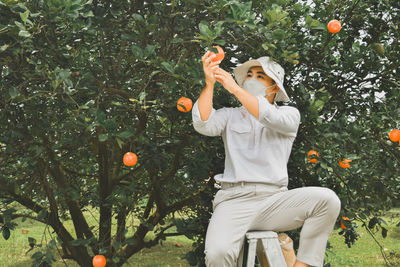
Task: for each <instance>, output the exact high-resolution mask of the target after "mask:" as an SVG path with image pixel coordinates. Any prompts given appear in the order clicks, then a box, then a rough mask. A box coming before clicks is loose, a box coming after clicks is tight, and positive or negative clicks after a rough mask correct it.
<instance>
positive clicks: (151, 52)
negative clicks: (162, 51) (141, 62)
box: [144, 45, 156, 57]
mask: <svg viewBox="0 0 400 267" xmlns="http://www.w3.org/2000/svg"><path fill="white" fill-rule="evenodd" d="M155 50H156V47H155V46H154V45H147V46H146V48H145V49H144V54H145V56H146V57H148V56H150V55H154V51H155Z"/></svg>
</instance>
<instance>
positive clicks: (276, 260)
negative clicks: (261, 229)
mask: <svg viewBox="0 0 400 267" xmlns="http://www.w3.org/2000/svg"><path fill="white" fill-rule="evenodd" d="M262 244H263V247H264V251H265V254H266V255H267V259H268V263H269V265H270V266H271V267H281V266H287V265H286V261H285V259H284V257H283V253H282V250H281V246H280V245H279V241H278V238H263V239H262Z"/></svg>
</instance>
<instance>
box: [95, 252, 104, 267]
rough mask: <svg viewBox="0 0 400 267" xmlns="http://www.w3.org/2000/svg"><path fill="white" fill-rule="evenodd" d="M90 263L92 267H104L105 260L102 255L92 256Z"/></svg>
mask: <svg viewBox="0 0 400 267" xmlns="http://www.w3.org/2000/svg"><path fill="white" fill-rule="evenodd" d="M92 262H93V266H94V267H104V266H106V258H105V257H104V256H103V255H96V256H94V257H93V260H92Z"/></svg>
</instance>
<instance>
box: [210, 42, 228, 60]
mask: <svg viewBox="0 0 400 267" xmlns="http://www.w3.org/2000/svg"><path fill="white" fill-rule="evenodd" d="M213 47H215V48H217V50H218V53H217V54H215V53H214V52H210V55H209V57H211V56H212V55H216V56H215V58H213V59H211V61H212V62H216V61H222V60H223V59H224V57H225V52H224V50H223V49H222V47H220V46H219V45H216V46H213Z"/></svg>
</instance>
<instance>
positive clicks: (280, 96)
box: [233, 59, 290, 102]
mask: <svg viewBox="0 0 400 267" xmlns="http://www.w3.org/2000/svg"><path fill="white" fill-rule="evenodd" d="M257 66H260V67H262V69H263V71H264V72H265V74H267V75H268V76H269V77H270V78H271V79H272V80H274V81H275V83H276V84H277V86H278V87H279V91H278V92H277V93H276V95H275V99H274V101H276V102H279V101H283V102H288V101H290V99H289V96H288V95H287V93H286V90H285V87H284V86H283V83H282V82H281V81H280V79H279V78H278V77H277V76H276V75H275V74H274V73H273V72H272V71H270V70H269V69H268V67H267V66H266V63H263V62H260V61H258V60H256V59H251V60H248V61H246V62H245V63H243V64H242V65H240V66H237V67H236V68H235V69H234V70H233V74H234V75H235V79H236V81H237V83H238V85H239V86H241V87H242V86H243V83H244V81H245V80H246V77H247V72H248V71H249V69H250V68H252V67H257Z"/></svg>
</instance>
